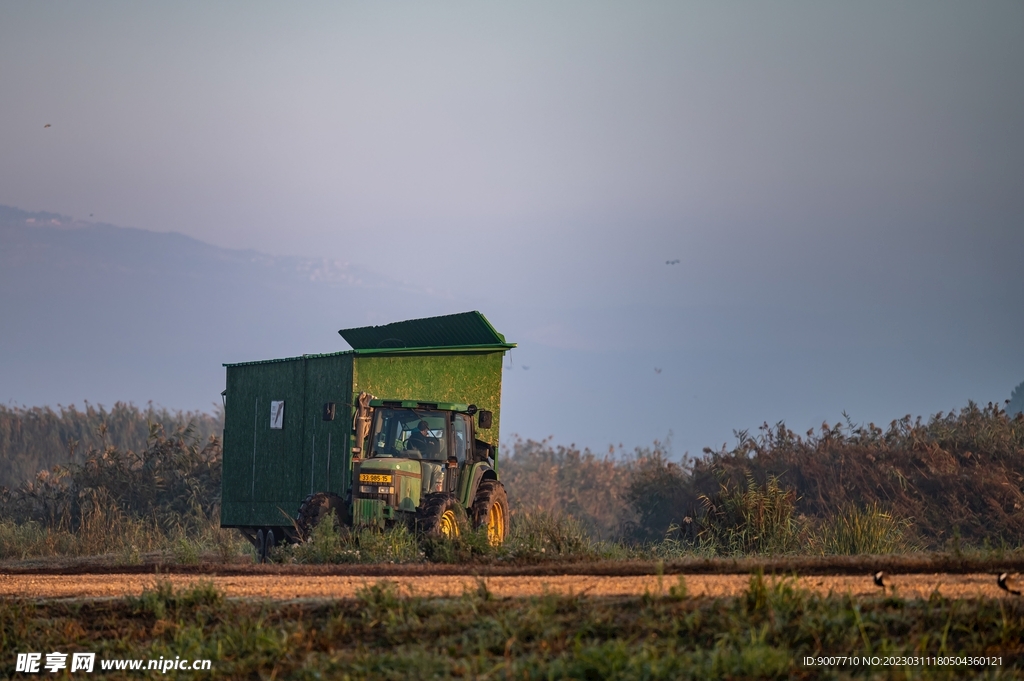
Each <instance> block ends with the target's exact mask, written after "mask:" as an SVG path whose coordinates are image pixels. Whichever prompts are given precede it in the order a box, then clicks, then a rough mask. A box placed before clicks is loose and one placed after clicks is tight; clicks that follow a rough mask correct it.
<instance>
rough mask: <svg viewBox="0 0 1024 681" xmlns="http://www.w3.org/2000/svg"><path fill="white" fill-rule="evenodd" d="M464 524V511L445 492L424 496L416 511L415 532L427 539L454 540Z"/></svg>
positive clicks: (450, 495) (456, 501)
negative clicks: (441, 538)
mask: <svg viewBox="0 0 1024 681" xmlns="http://www.w3.org/2000/svg"><path fill="white" fill-rule="evenodd" d="M465 522H466V511H465V509H463V508H462V505H461V504H460V503H459V500H458V499H456V498H455V495H454V494H449V493H447V492H436V493H434V494H428V495H426V496H425V497H423V500H422V501H421V502H420V507H419V508H418V509H416V531H417V532H418V533H420V534H422V535H425V536H427V537H443V538H445V539H455V538H456V537H458V536H459V534H460V533H461V528H462V525H463V524H464V523H465Z"/></svg>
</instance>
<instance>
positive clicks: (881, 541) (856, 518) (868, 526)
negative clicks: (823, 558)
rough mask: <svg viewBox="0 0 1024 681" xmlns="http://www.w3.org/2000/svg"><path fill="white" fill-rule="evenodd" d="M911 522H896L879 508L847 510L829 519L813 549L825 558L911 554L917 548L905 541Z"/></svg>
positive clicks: (869, 505)
mask: <svg viewBox="0 0 1024 681" xmlns="http://www.w3.org/2000/svg"><path fill="white" fill-rule="evenodd" d="M910 526H911V523H910V521H908V520H905V519H901V518H897V517H895V516H894V515H893V514H892V513H889V512H887V511H884V510H882V508H881V507H880V506H879V505H878V504H874V503H872V504H868V505H867V506H865V507H858V506H848V507H847V508H845V509H842V510H841V511H840V512H839V513H838V514H837V515H835V516H833V517H831V518H826V519H825V520H824V521H823V522H822V524H821V529H820V531H819V532H818V534H817V535H816V536H815V537H814V541H813V543H812V544H813V545H814V546H816V547H817V548H818V549H819V550H820V551H821V553H822V554H823V555H833V556H855V555H858V554H863V553H866V554H872V555H882V554H888V553H908V552H911V551H914V550H915V549H916V547H915V546H914V545H913V544H911V542H909V541H908V540H907V538H906V534H907V530H908V528H909V527H910Z"/></svg>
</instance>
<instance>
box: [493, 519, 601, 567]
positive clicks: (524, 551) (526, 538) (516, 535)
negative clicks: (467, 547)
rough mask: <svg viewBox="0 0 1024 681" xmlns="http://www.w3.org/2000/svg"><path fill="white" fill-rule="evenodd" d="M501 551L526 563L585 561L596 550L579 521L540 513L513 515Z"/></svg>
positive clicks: (591, 556) (597, 551)
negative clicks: (542, 559) (548, 560)
mask: <svg viewBox="0 0 1024 681" xmlns="http://www.w3.org/2000/svg"><path fill="white" fill-rule="evenodd" d="M504 548H505V549H506V550H507V551H508V553H509V555H510V556H513V557H516V558H525V559H528V560H537V559H540V558H546V559H550V558H563V559H586V558H593V557H596V556H597V555H598V553H599V550H600V546H599V544H598V543H597V542H596V541H594V539H593V538H591V536H590V534H589V533H588V532H587V530H586V528H585V527H584V526H583V523H581V522H580V521H579V520H577V519H576V518H574V517H573V516H570V515H556V514H553V513H544V512H542V511H535V512H532V513H531V512H521V513H516V514H515V515H513V516H512V527H511V528H510V531H509V536H508V538H507V540H506V545H505V547H504Z"/></svg>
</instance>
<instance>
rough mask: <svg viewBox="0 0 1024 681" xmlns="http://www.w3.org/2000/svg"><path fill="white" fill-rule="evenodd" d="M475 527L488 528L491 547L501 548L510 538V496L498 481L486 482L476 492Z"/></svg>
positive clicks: (474, 503)
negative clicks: (507, 538)
mask: <svg viewBox="0 0 1024 681" xmlns="http://www.w3.org/2000/svg"><path fill="white" fill-rule="evenodd" d="M472 512H473V526H474V527H486V528H487V540H488V541H490V542H491V546H500V545H501V544H503V543H504V542H505V537H507V536H508V528H509V517H508V494H506V493H505V486H504V485H502V484H501V483H500V482H498V481H497V480H484V481H483V482H481V483H480V486H479V487H478V488H477V490H476V498H475V499H474V500H473V506H472Z"/></svg>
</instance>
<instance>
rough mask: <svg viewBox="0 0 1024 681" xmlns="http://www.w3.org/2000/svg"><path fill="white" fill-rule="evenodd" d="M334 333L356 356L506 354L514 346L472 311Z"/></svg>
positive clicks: (484, 318) (481, 316)
mask: <svg viewBox="0 0 1024 681" xmlns="http://www.w3.org/2000/svg"><path fill="white" fill-rule="evenodd" d="M338 333H340V334H341V337H342V338H344V339H345V340H346V341H347V342H348V344H349V345H351V346H352V349H354V350H355V351H356V353H357V354H360V355H362V354H368V353H373V352H395V351H396V350H406V351H408V350H428V349H445V350H453V349H484V348H493V349H501V350H508V349H510V348H514V347H515V346H516V344H515V343H509V342H507V341H506V340H505V336H503V335H501V334H500V333H498V332H497V331H495V330H494V327H493V326H491V323H490V322H489V321H487V318H486V317H484V316H483V315H482V314H480V313H479V312H476V311H473V312H461V313H459V314H450V315H445V316H443V317H427V318H426V319H410V320H408V321H404V322H394V323H392V324H384V325H383V326H363V327H360V328H356V329H342V330H341V331H339V332H338Z"/></svg>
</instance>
